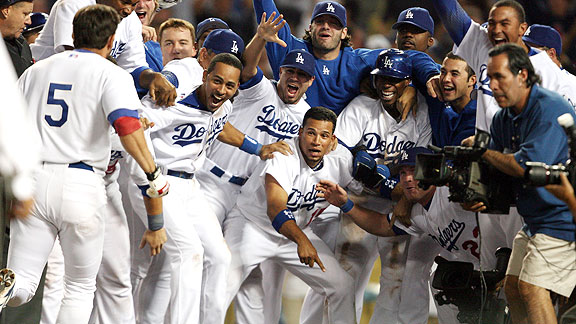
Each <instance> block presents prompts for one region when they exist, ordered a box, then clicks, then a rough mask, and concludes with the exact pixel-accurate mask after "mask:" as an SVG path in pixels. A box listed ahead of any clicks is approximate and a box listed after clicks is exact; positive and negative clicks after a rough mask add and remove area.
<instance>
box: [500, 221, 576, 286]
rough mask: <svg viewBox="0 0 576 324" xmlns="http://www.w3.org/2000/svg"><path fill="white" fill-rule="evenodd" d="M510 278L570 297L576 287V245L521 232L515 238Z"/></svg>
mask: <svg viewBox="0 0 576 324" xmlns="http://www.w3.org/2000/svg"><path fill="white" fill-rule="evenodd" d="M506 274H507V275H513V276H518V277H519V279H520V280H522V281H524V282H527V283H530V284H533V285H535V286H538V287H542V288H546V289H548V290H551V291H553V292H555V293H557V294H560V295H562V296H566V297H570V294H571V293H572V290H573V289H574V286H576V243H575V242H568V241H565V240H562V239H558V238H555V237H551V236H548V235H546V234H535V235H534V236H532V237H528V235H526V233H524V231H523V230H520V231H519V232H518V234H516V237H515V238H514V245H513V247H512V255H511V256H510V261H509V262H508V270H506Z"/></svg>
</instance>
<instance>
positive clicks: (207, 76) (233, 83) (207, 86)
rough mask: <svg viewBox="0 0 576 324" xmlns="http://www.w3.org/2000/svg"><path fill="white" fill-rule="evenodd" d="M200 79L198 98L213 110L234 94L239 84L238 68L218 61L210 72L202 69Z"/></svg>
mask: <svg viewBox="0 0 576 324" xmlns="http://www.w3.org/2000/svg"><path fill="white" fill-rule="evenodd" d="M202 81H204V83H203V84H202V86H201V87H200V89H199V94H198V99H199V100H200V102H201V103H202V104H203V105H205V106H206V108H208V110H210V111H211V112H215V111H216V110H217V109H218V108H220V106H222V104H223V103H224V102H225V101H226V100H228V99H230V98H232V97H233V96H234V94H236V91H237V90H238V86H239V85H240V70H239V69H237V68H235V67H233V66H231V65H228V64H224V63H222V62H218V63H216V64H215V65H214V69H213V70H212V71H211V72H210V73H208V71H204V76H203V78H202Z"/></svg>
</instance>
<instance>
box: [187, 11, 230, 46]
mask: <svg viewBox="0 0 576 324" xmlns="http://www.w3.org/2000/svg"><path fill="white" fill-rule="evenodd" d="M214 29H230V27H228V24H227V23H226V22H225V21H224V20H222V19H220V18H206V19H204V20H202V21H201V22H200V23H199V24H198V25H196V45H195V46H196V50H197V52H199V51H200V49H201V48H202V47H203V46H204V41H205V40H206V37H208V34H210V32H212V31H213V30H214Z"/></svg>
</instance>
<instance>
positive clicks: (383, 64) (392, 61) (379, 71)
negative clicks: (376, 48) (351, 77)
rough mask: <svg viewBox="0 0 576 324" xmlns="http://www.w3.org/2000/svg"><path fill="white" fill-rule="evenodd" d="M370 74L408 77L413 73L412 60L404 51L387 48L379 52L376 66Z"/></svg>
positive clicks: (398, 77) (400, 77) (399, 77)
mask: <svg viewBox="0 0 576 324" xmlns="http://www.w3.org/2000/svg"><path fill="white" fill-rule="evenodd" d="M370 74H372V75H381V76H387V77H392V78H397V79H408V78H410V76H411V75H412V60H411V59H410V57H409V56H408V54H406V53H405V52H404V51H401V50H399V49H396V48H390V49H385V50H383V51H382V52H380V54H378V58H377V59H376V68H375V69H374V70H372V72H370Z"/></svg>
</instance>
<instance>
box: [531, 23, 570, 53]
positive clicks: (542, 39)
mask: <svg viewBox="0 0 576 324" xmlns="http://www.w3.org/2000/svg"><path fill="white" fill-rule="evenodd" d="M522 40H523V41H525V42H527V43H531V44H535V45H537V46H545V47H548V48H553V49H555V50H556V54H557V55H560V54H562V37H560V33H559V32H558V31H557V30H556V29H554V28H552V27H550V26H546V25H540V24H534V25H531V26H530V27H528V29H527V30H526V32H525V33H524V36H522Z"/></svg>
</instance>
